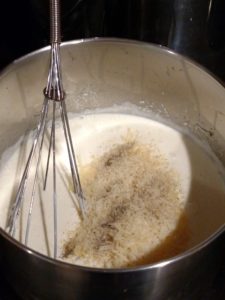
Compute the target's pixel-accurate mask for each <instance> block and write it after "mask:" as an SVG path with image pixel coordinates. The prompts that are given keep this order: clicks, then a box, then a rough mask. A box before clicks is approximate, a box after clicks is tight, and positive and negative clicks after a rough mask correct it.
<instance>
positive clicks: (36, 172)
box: [25, 99, 49, 245]
mask: <svg viewBox="0 0 225 300" xmlns="http://www.w3.org/2000/svg"><path fill="white" fill-rule="evenodd" d="M48 101H49V100H48V99H45V100H44V104H43V105H46V114H45V115H44V118H43V125H41V128H42V130H41V131H40V135H41V144H40V147H39V151H38V159H37V165H36V170H35V175H34V182H33V188H32V194H31V200H30V205H29V213H28V217H27V225H26V233H25V245H27V243H28V236H29V232H30V224H31V217H32V211H33V205H34V199H35V193H36V186H37V180H38V170H39V166H40V162H41V155H42V148H43V142H44V136H45V130H46V119H47V116H48ZM37 143H38V141H37Z"/></svg>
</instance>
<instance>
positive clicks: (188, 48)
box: [0, 0, 225, 80]
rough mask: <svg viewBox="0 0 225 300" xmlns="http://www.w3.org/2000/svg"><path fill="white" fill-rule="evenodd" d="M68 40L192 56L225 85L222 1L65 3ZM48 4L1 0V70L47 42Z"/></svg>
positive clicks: (64, 34)
mask: <svg viewBox="0 0 225 300" xmlns="http://www.w3.org/2000/svg"><path fill="white" fill-rule="evenodd" d="M61 2H62V25H63V30H62V38H63V40H64V41H66V40H72V39H79V38H88V37H96V36H98V37H101V36H108V37H109V36H110V37H124V38H131V39H138V40H142V41H148V42H152V43H157V44H161V45H164V46H168V47H169V48H171V49H174V50H175V51H177V52H180V53H183V54H185V55H187V56H190V57H192V58H194V59H195V60H197V61H198V62H200V63H201V64H203V65H205V66H206V67H207V68H208V69H210V70H211V71H212V72H213V73H215V74H217V75H218V76H219V77H220V78H222V79H223V80H225V1H224V0H62V1H61ZM48 3H49V1H48V0H5V1H4V0H1V2H0V68H2V67H4V66H5V65H7V64H8V63H10V62H11V61H12V60H13V59H15V58H17V57H19V56H22V55H24V54H26V53H28V52H30V51H33V50H35V49H38V48H41V47H43V46H45V45H47V44H48V41H49V22H48V21H49V20H48Z"/></svg>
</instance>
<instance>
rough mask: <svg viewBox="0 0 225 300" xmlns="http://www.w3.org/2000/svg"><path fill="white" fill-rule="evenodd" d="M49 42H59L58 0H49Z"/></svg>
mask: <svg viewBox="0 0 225 300" xmlns="http://www.w3.org/2000/svg"><path fill="white" fill-rule="evenodd" d="M50 42H51V44H53V43H57V44H60V43H61V18H60V0H50Z"/></svg>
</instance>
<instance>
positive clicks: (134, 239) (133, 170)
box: [63, 141, 187, 268]
mask: <svg viewBox="0 0 225 300" xmlns="http://www.w3.org/2000/svg"><path fill="white" fill-rule="evenodd" d="M81 180H82V185H83V189H84V193H85V198H86V205H87V215H86V218H85V219H84V220H83V221H82V222H81V223H80V224H79V225H78V227H77V228H75V230H74V232H71V233H70V236H69V237H68V240H67V241H66V243H65V244H64V254H63V256H64V259H66V260H68V261H70V262H73V263H78V264H82V265H87V266H92V267H100V268H101V267H104V268H120V267H128V266H136V265H139V264H142V263H149V262H153V261H155V260H160V259H162V258H166V257H167V256H168V255H169V256H172V255H175V254H177V253H178V252H180V251H181V250H183V248H184V247H185V243H186V242H187V238H184V236H186V235H185V234H184V232H185V231H187V230H186V229H187V228H186V227H187V226H186V223H185V222H183V221H181V220H182V215H183V213H184V207H183V204H182V197H181V193H180V190H179V182H178V177H177V174H176V173H175V171H172V170H171V168H170V167H169V163H168V161H167V160H166V159H165V158H164V157H163V156H162V155H161V154H160V153H159V151H158V150H157V149H156V147H155V146H150V145H143V144H140V143H138V142H134V141H132V142H126V143H124V144H120V145H116V146H114V147H113V148H112V149H110V151H109V152H107V153H105V154H104V155H103V156H102V157H99V158H95V159H93V161H92V162H91V163H90V164H89V165H87V166H85V167H84V169H83V170H81ZM180 224H182V225H181V229H179V228H178V227H179V226H180ZM184 224H185V225H184ZM162 245H164V246H162ZM178 245H179V246H178ZM163 247H164V248H165V249H167V250H168V251H167V250H165V249H163ZM157 249H158V252H159V253H160V254H159V253H158V254H157Z"/></svg>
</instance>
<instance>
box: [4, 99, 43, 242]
mask: <svg viewBox="0 0 225 300" xmlns="http://www.w3.org/2000/svg"><path fill="white" fill-rule="evenodd" d="M47 102H48V99H46V98H45V99H44V104H43V106H42V111H41V116H40V120H39V123H38V125H37V130H36V134H35V136H34V139H33V144H32V147H31V151H30V153H29V156H28V160H27V163H26V166H25V169H24V172H23V175H22V179H21V181H20V184H19V188H18V192H17V194H16V199H15V202H14V203H13V206H12V208H11V211H10V215H9V219H8V224H7V228H8V232H9V234H10V235H12V236H14V235H15V225H16V220H17V217H18V215H19V211H20V208H21V205H22V201H23V196H24V193H25V190H26V184H27V178H28V174H29V171H30V167H31V163H32V160H33V156H34V153H35V150H36V147H37V144H38V140H39V137H40V134H41V132H42V129H43V126H44V124H45V122H44V120H45V119H46V116H47V112H48V105H47Z"/></svg>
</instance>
